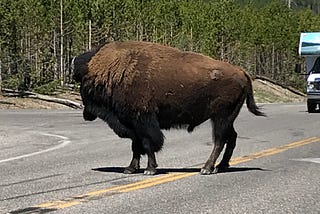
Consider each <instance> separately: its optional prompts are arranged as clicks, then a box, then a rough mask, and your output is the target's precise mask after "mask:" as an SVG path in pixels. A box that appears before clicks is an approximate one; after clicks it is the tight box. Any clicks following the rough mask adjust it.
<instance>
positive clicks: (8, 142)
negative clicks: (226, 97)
mask: <svg viewBox="0 0 320 214" xmlns="http://www.w3.org/2000/svg"><path fill="white" fill-rule="evenodd" d="M264 111H265V112H266V113H267V115H268V117H267V118H263V117H256V116H253V115H251V114H250V113H248V111H247V109H246V108H244V109H243V110H242V111H241V113H240V115H239V117H238V119H237V121H236V129H237V132H238V141H237V147H236V149H235V152H234V155H233V158H234V159H233V161H232V167H231V168H230V170H229V171H228V172H225V173H219V174H214V175H209V176H201V175H199V174H198V172H199V170H200V167H201V166H202V164H203V163H204V162H205V161H206V160H207V158H208V156H209V154H210V152H211V149H212V143H211V128H210V123H209V122H206V123H205V124H203V125H201V126H200V127H198V128H197V129H196V130H195V131H194V132H193V133H192V134H188V133H187V132H186V131H184V130H171V131H165V132H164V133H165V135H166V141H165V146H164V149H163V150H162V151H161V152H160V153H159V154H157V160H158V164H159V170H158V172H159V174H157V175H155V176H151V177H150V176H144V175H142V173H138V174H133V175H124V174H122V171H123V168H124V167H125V166H127V165H128V164H129V162H130V160H131V146H130V141H129V140H123V139H120V138H118V137H117V136H116V135H114V134H113V132H112V131H111V130H110V129H109V128H108V127H107V125H106V124H104V123H103V122H102V121H100V120H96V121H94V122H84V121H83V119H82V114H81V112H80V111H65V110H63V111H62V110H61V111H60V110H59V111H52V110H42V111H36V110H24V111H21V110H19V111H13V110H10V111H9V110H0V213H16V214H19V213H47V212H48V213H50V212H52V213H170V214H171V213H277V214H278V213H308V214H309V213H317V214H319V213H320V203H319V201H320V179H319V178H320V132H319V127H320V114H319V113H318V114H308V113H307V112H306V106H305V104H266V105H264ZM145 165H146V158H143V159H142V164H141V166H142V167H145ZM141 172H142V171H141Z"/></svg>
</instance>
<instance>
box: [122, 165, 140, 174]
mask: <svg viewBox="0 0 320 214" xmlns="http://www.w3.org/2000/svg"><path fill="white" fill-rule="evenodd" d="M137 170H138V169H135V168H133V167H127V168H125V169H124V171H123V173H124V174H133V173H135V172H136V171H137Z"/></svg>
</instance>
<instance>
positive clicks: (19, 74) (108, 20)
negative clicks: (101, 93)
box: [0, 0, 320, 93]
mask: <svg viewBox="0 0 320 214" xmlns="http://www.w3.org/2000/svg"><path fill="white" fill-rule="evenodd" d="M317 31H320V3H319V1H318V0H304V1H303V0H256V1H254V0H15V1H12V0H0V89H1V88H8V89H14V90H20V91H27V90H28V91H36V92H42V93H49V91H50V90H52V89H55V88H57V87H65V88H70V87H71V86H73V81H72V68H71V67H72V66H71V61H72V58H73V57H74V56H77V55H78V54H80V53H83V52H85V51H87V50H90V49H92V48H94V47H96V46H98V45H100V44H103V43H105V42H108V41H126V40H138V41H152V42H157V43H161V44H166V45H170V46H174V47H177V48H179V49H181V50H188V51H195V52H199V53H203V54H206V55H209V56H211V57H213V58H215V59H219V60H223V61H228V62H230V63H232V64H235V65H239V66H241V67H243V68H244V69H245V70H246V71H248V72H249V73H250V74H251V75H253V76H264V77H267V78H269V79H272V80H273V81H275V82H278V83H281V84H283V85H286V86H291V87H295V88H300V89H301V90H303V84H304V81H303V77H302V76H299V75H297V74H295V73H294V66H295V64H296V63H299V62H301V61H302V60H303V59H301V58H299V56H298V44H299V36H300V33H301V32H317ZM0 93H1V90H0Z"/></svg>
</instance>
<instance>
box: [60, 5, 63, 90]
mask: <svg viewBox="0 0 320 214" xmlns="http://www.w3.org/2000/svg"><path fill="white" fill-rule="evenodd" d="M60 84H61V87H63V84H64V69H63V0H61V1H60Z"/></svg>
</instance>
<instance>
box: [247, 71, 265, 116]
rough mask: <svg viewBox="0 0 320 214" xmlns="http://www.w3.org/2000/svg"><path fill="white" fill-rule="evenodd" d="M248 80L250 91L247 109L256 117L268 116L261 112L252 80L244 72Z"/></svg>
mask: <svg viewBox="0 0 320 214" xmlns="http://www.w3.org/2000/svg"><path fill="white" fill-rule="evenodd" d="M244 73H245V75H246V77H247V79H248V89H247V98H246V103H247V108H248V110H249V111H250V112H251V113H253V114H254V115H257V116H266V114H265V113H263V112H261V111H260V108H259V107H258V106H257V104H256V102H255V100H254V97H253V87H252V80H251V77H250V76H249V75H248V74H247V73H246V72H244Z"/></svg>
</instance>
